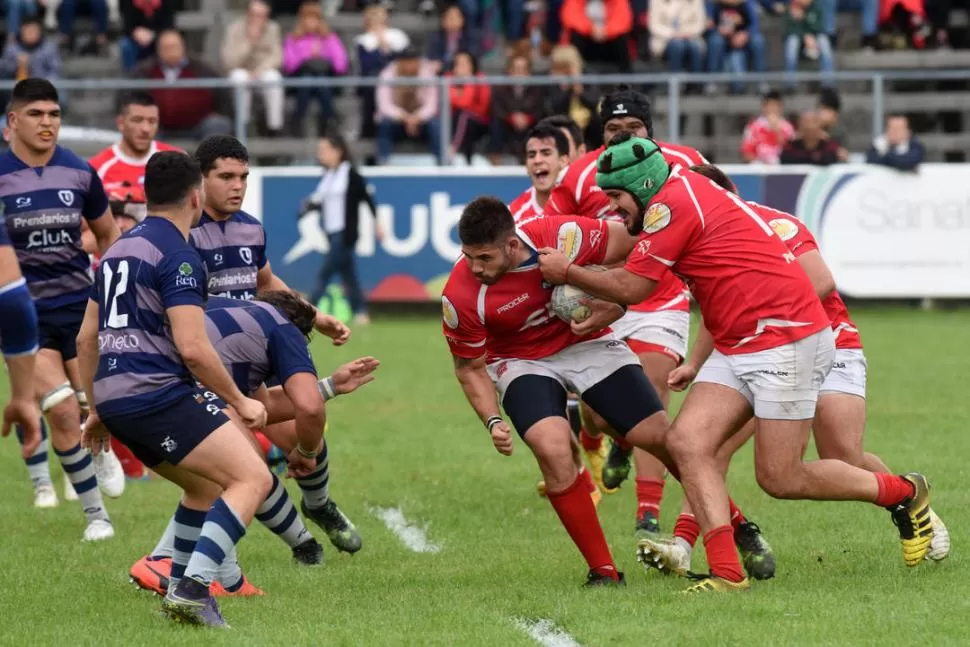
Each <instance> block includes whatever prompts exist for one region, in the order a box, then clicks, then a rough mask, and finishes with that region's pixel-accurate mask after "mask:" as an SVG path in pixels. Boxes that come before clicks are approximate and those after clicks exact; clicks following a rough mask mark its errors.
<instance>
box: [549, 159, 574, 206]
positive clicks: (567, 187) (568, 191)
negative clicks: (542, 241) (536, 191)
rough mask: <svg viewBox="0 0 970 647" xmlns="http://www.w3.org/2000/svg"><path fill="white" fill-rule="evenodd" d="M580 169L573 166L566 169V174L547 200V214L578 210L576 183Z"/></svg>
mask: <svg viewBox="0 0 970 647" xmlns="http://www.w3.org/2000/svg"><path fill="white" fill-rule="evenodd" d="M577 180H579V171H578V170H577V169H574V168H573V167H572V166H570V167H569V170H567V171H566V176H565V177H564V178H563V179H562V182H560V183H559V184H558V185H557V186H556V188H554V189H553V190H552V192H551V193H550V194H549V200H547V201H546V207H545V210H544V211H545V214H546V215H547V216H565V215H569V214H574V213H577V212H578V209H577V207H579V204H578V203H577V202H576V183H577Z"/></svg>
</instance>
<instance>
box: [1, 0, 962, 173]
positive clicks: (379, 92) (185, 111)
mask: <svg viewBox="0 0 970 647" xmlns="http://www.w3.org/2000/svg"><path fill="white" fill-rule="evenodd" d="M178 2H180V0H111V2H107V1H106V0H84V1H83V2H82V0H40V2H38V0H6V1H5V8H6V12H5V24H6V30H7V41H6V46H5V49H4V51H3V55H2V57H0V78H7V79H20V78H25V77H26V76H28V75H29V76H39V77H43V78H48V79H52V80H56V79H57V78H58V77H59V76H60V68H61V58H62V56H65V55H71V56H74V55H84V54H91V53H95V54H96V53H99V52H102V51H103V50H104V48H105V47H107V46H108V44H109V41H108V23H109V22H111V23H112V24H114V23H117V24H118V25H119V26H120V38H119V40H118V53H119V61H120V65H121V66H122V68H123V69H124V71H125V72H126V73H127V74H130V75H131V76H133V77H135V78H146V79H165V80H168V81H172V80H174V79H204V78H212V77H221V76H228V77H229V78H230V79H232V80H233V81H236V82H238V83H243V82H246V81H258V82H260V86H259V87H258V88H257V89H255V90H252V89H249V90H246V91H244V92H242V93H241V95H240V96H241V100H242V105H241V106H238V108H239V114H242V115H244V118H246V119H249V120H251V121H252V122H253V124H252V125H253V126H254V127H256V128H258V130H259V131H260V134H262V135H263V136H267V137H279V136H299V137H302V136H304V135H305V134H306V132H307V126H308V123H307V122H308V117H309V116H310V115H311V114H312V115H314V116H315V119H316V132H318V133H322V132H326V130H327V129H328V128H331V127H333V126H334V125H335V124H336V123H337V121H338V120H339V119H340V115H339V114H337V113H336V110H335V107H334V99H335V97H334V94H335V90H334V89H333V88H331V87H328V86H326V85H322V84H321V85H308V86H306V87H300V88H297V89H292V90H290V91H289V92H287V91H284V89H283V87H282V86H281V85H279V82H280V81H281V80H282V79H283V78H284V77H287V78H302V79H313V78H325V77H339V76H344V75H348V74H350V75H359V76H365V77H377V78H379V79H394V78H403V77H417V78H425V79H433V78H436V77H438V76H439V75H450V76H455V77H476V76H478V77H486V74H485V73H484V72H483V71H482V62H483V60H484V59H485V57H491V58H496V57H497V58H498V60H499V61H502V60H503V59H504V63H505V64H504V73H505V74H507V75H510V76H520V77H526V76H531V75H534V74H537V73H541V72H545V71H548V73H550V74H553V75H564V76H575V75H578V74H582V73H583V72H584V71H585V72H588V71H595V72H607V73H608V72H620V73H623V72H631V71H633V69H634V65H635V63H636V62H638V61H650V62H652V65H654V66H655V67H657V68H660V69H665V70H667V71H670V72H700V71H710V72H722V71H729V72H734V73H738V74H741V73H743V72H745V71H746V70H753V71H764V70H766V69H768V68H769V67H777V66H776V65H771V63H772V62H771V61H769V60H768V56H767V53H766V52H767V49H768V47H767V43H766V38H765V36H764V34H763V32H762V29H761V27H762V25H763V23H764V22H765V21H766V20H779V21H781V23H782V24H783V27H782V32H781V33H782V39H783V42H782V43H781V48H780V49H781V51H782V52H783V57H782V58H783V60H782V61H779V62H780V64H781V67H783V69H785V70H787V71H790V72H794V71H796V70H798V69H799V68H800V67H804V66H808V67H807V68H806V69H811V66H817V68H818V69H820V70H821V71H822V72H830V71H832V70H834V69H835V56H834V48H835V45H836V43H837V40H838V33H837V27H836V26H837V21H836V18H837V12H839V11H854V12H859V13H861V24H862V41H861V42H862V46H863V47H864V48H866V49H883V48H891V49H899V48H917V49H919V48H926V47H946V46H948V43H949V39H948V16H949V12H950V9H951V0H925V1H924V0H787V2H786V1H785V0H546V1H545V2H537V1H535V0H531V1H529V2H524V1H523V0H457V1H451V2H434V1H432V0H422V1H421V2H420V8H421V10H422V11H425V12H427V14H428V16H429V19H430V20H437V22H438V27H437V29H436V30H433V32H432V33H431V34H430V37H429V38H428V39H427V42H426V43H424V44H422V45H419V44H417V43H414V42H412V39H411V37H410V36H409V35H408V34H407V33H405V32H404V31H402V30H401V29H399V28H397V27H396V26H395V25H394V13H393V11H389V10H388V9H389V7H390V8H393V5H394V3H393V2H388V1H384V2H381V1H376V2H372V1H366V0H356V1H355V0H309V1H307V2H302V3H299V0H274V1H273V2H272V4H270V2H269V0H252V2H250V3H249V6H248V8H247V10H246V11H245V13H244V14H243V15H241V16H239V17H238V18H237V19H235V20H234V21H233V22H231V24H229V25H228V27H227V28H226V29H225V30H224V33H223V34H222V38H223V41H222V46H221V51H220V59H221V60H219V61H206V60H201V59H199V58H197V57H195V56H193V55H191V54H190V53H189V52H188V49H187V47H186V43H185V40H184V37H183V35H182V34H180V33H179V31H177V30H176V29H175V17H176V14H177V12H178V10H179V9H180V6H179V4H178ZM79 3H81V5H82V6H87V7H88V8H89V10H90V13H91V15H92V18H93V23H94V33H93V34H90V35H87V38H85V39H81V40H78V39H76V38H75V34H74V17H75V15H76V13H77V7H78V4H79ZM336 11H362V12H363V23H364V29H363V32H362V33H360V34H358V35H357V36H356V37H354V38H353V40H352V41H350V42H348V43H345V42H344V41H343V40H341V38H340V37H339V35H338V34H337V33H335V32H334V31H333V30H332V29H331V28H330V25H329V23H328V18H329V17H331V16H332V15H333V14H334V13H335V12H336ZM41 13H43V19H42V20H41V19H40V18H39V16H40V15H41ZM293 13H295V18H294V19H292V20H287V21H286V22H288V23H291V24H292V28H290V29H288V30H284V29H283V28H282V27H281V24H280V21H278V20H277V18H280V17H281V16H286V15H289V14H293ZM45 31H46V32H47V33H45ZM500 43H504V48H503V47H502V46H501V45H500ZM500 50H501V51H500ZM68 53H70V54H68ZM493 67H495V66H493ZM499 67H501V63H499ZM742 81H743V79H742V77H739V78H738V81H737V82H735V83H733V84H732V85H731V86H730V87H729V88H728V91H730V92H732V93H742V92H746V91H751V90H752V89H754V88H749V87H747V86H746V84H744V83H743V82H742ZM793 85H794V81H793V80H792V81H791V82H789V83H787V84H785V85H784V87H782V88H781V89H782V90H790V89H791V88H792V87H793ZM823 85H828V84H826V83H824V82H823ZM768 90H769V88H767V87H765V86H764V85H762V86H760V91H761V92H762V93H766V92H767V91H768ZM685 91H686V92H688V93H696V92H710V93H713V92H717V91H718V89H717V88H715V87H714V86H708V87H698V86H696V85H695V84H689V83H688V84H686V85H685ZM152 93H153V95H154V97H155V100H156V101H157V102H158V104H159V107H160V111H161V130H162V132H163V133H164V135H165V136H166V137H168V138H170V139H171V138H182V137H184V138H192V139H201V138H203V137H206V136H208V135H210V134H216V133H228V132H231V131H232V128H233V123H232V117H233V115H235V114H236V111H235V109H234V108H235V107H234V105H233V95H232V93H231V92H230V91H229V90H222V89H210V88H202V87H200V88H195V89H192V90H185V89H178V90H176V89H174V88H173V89H160V90H154V91H153V92H152ZM357 93H358V94H359V98H360V103H361V132H360V136H361V137H363V138H373V139H375V140H376V149H377V158H378V162H383V161H385V160H387V159H388V158H389V156H390V155H391V154H392V152H393V149H394V147H395V144H396V143H397V142H398V141H400V140H402V139H408V140H414V141H417V142H419V143H423V144H425V145H427V146H428V147H429V150H432V151H435V152H436V153H437V152H438V151H439V150H440V142H441V140H442V138H448V140H449V141H450V143H451V145H450V146H449V147H448V151H449V152H450V155H451V157H452V158H454V157H459V156H460V157H464V158H466V159H468V160H470V159H471V157H472V155H473V154H475V152H476V151H477V152H483V153H485V154H486V155H487V156H488V157H489V159H490V160H491V161H492V162H493V163H498V162H499V161H501V160H507V159H508V158H509V156H512V157H519V156H520V154H521V148H522V145H521V144H522V141H523V137H524V134H525V133H526V132H527V131H528V129H529V127H530V126H531V125H532V124H534V123H535V122H536V121H537V120H539V119H541V118H542V117H543V116H546V115H549V114H559V113H565V114H569V115H570V116H571V117H573V119H574V120H576V121H577V122H578V123H579V124H580V125H581V126H582V127H583V128H584V130H585V131H586V132H587V135H588V136H589V139H590V140H595V139H596V133H598V132H599V131H600V128H599V126H598V125H597V124H595V123H594V121H595V113H596V110H595V107H596V102H597V98H598V94H599V89H594V88H584V87H583V86H582V85H580V84H577V83H563V84H560V85H554V86H543V87H521V86H494V87H493V86H490V85H489V84H488V83H481V84H475V85H471V84H469V85H453V86H452V87H451V90H450V96H449V97H448V103H449V104H450V106H451V111H452V114H451V120H450V122H451V124H452V129H451V132H448V133H443V132H441V120H440V115H439V114H438V113H439V106H440V105H441V104H440V97H439V96H438V88H437V87H436V86H424V87H417V86H407V87H402V86H389V85H378V87H377V88H376V90H375V88H373V87H371V88H359V89H357ZM254 94H256V95H258V96H257V97H254ZM287 94H290V95H292V100H291V101H289V107H288V101H287ZM765 96H766V99H765V106H767V107H766V114H763V115H762V116H761V117H760V118H758V119H756V120H755V121H753V122H752V124H751V125H750V126H749V128H748V130H747V131H746V133H745V136H744V140H743V145H742V150H743V154H744V157H745V159H749V160H752V161H761V162H766V163H774V162H778V161H781V162H785V161H786V160H792V159H796V158H806V159H815V157H816V156H819V155H820V156H821V158H823V159H826V160H827V159H830V158H831V157H833V156H834V157H835V159H838V160H841V159H844V158H845V156H846V153H847V152H846V150H845V149H844V148H842V147H841V146H832V145H830V144H831V143H833V140H834V141H836V142H837V141H838V138H837V137H833V138H831V139H830V140H829V144H826V150H825V151H823V153H818V154H817V153H816V152H815V151H814V148H813V147H812V144H811V142H812V141H813V138H814V135H817V134H820V133H821V134H822V135H823V136H824V135H825V133H826V132H827V131H826V130H825V128H824V124H822V120H824V118H822V119H820V117H819V115H821V114H823V113H824V112H825V110H826V109H832V108H833V106H832V105H831V104H832V103H833V101H834V102H835V104H836V106H835V111H836V112H837V111H838V107H837V103H838V97H837V95H835V94H834V92H830V93H828V94H826V93H825V92H823V99H822V101H821V102H820V111H819V112H818V114H816V113H813V114H812V115H802V116H801V117H800V118H799V119H798V124H797V125H798V127H797V129H796V128H794V127H793V126H792V125H791V124H789V123H788V122H787V121H784V120H782V121H783V123H778V122H777V120H776V118H775V117H772V116H770V115H772V114H774V112H773V111H772V108H771V107H772V106H774V105H775V104H780V103H781V98H780V97H778V98H775V97H776V95H774V94H766V95H765ZM826 97H827V98H826ZM256 101H258V106H257V105H256ZM257 108H258V109H257ZM288 110H289V113H287V111H288ZM246 125H247V126H249V125H250V124H246ZM769 132H770V133H771V134H766V133H769ZM887 137H889V135H888V133H887ZM766 141H774V142H775V143H774V144H772V145H769V144H767V143H766ZM798 142H803V143H804V142H807V143H806V144H805V145H806V146H808V149H811V150H806V151H802V150H801V149H800V148H799V147H800V146H802V144H800V143H798ZM588 143H590V144H591V145H597V144H598V143H599V142H596V141H589V142H588ZM890 148H891V146H890ZM789 149H790V150H789ZM877 149H878V147H877ZM786 151H787V152H786ZM439 161H442V162H447V161H449V160H439Z"/></svg>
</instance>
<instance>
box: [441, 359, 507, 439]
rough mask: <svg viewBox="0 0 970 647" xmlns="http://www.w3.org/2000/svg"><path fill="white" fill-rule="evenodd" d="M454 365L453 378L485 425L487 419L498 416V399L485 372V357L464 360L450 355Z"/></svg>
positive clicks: (499, 412) (499, 411)
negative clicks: (456, 380) (456, 379)
mask: <svg viewBox="0 0 970 647" xmlns="http://www.w3.org/2000/svg"><path fill="white" fill-rule="evenodd" d="M452 358H453V360H454V365H455V377H457V378H458V383H459V384H461V390H462V391H464V393H465V398H467V399H468V403H469V404H470V405H472V408H473V409H474V410H475V413H476V414H478V417H479V419H480V420H481V421H482V423H483V424H485V423H486V422H487V421H488V419H489V418H491V417H493V416H500V415H501V409H499V406H498V397H497V396H496V394H495V385H494V384H492V378H490V377H489V376H488V371H487V370H485V357H484V355H483V356H482V357H475V358H465V357H458V356H457V355H452Z"/></svg>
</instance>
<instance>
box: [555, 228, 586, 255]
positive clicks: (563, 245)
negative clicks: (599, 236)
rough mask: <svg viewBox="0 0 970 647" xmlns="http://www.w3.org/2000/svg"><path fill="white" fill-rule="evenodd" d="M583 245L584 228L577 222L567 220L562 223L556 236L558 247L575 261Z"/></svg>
mask: <svg viewBox="0 0 970 647" xmlns="http://www.w3.org/2000/svg"><path fill="white" fill-rule="evenodd" d="M582 247H583V229H582V228H581V227H580V226H579V225H578V224H577V223H575V222H566V223H563V224H562V225H560V227H559V234H558V236H557V238H556V249H558V250H559V251H560V252H562V253H563V254H565V255H566V257H567V258H568V259H569V260H571V261H574V260H576V257H577V256H579V250H580V249H582Z"/></svg>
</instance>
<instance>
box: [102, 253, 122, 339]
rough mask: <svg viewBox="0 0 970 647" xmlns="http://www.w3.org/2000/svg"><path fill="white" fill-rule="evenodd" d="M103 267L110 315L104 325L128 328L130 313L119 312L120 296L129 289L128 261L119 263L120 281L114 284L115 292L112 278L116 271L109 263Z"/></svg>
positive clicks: (105, 294)
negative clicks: (112, 287) (112, 290)
mask: <svg viewBox="0 0 970 647" xmlns="http://www.w3.org/2000/svg"><path fill="white" fill-rule="evenodd" d="M102 268H103V269H104V307H105V311H106V312H107V315H108V316H107V317H106V318H105V320H104V325H105V327H107V328H127V327H128V315H126V314H118V297H120V296H121V295H122V294H124V293H125V291H126V290H127V289H128V261H121V262H120V263H118V281H117V282H116V283H115V285H114V294H112V293H111V280H112V279H113V278H114V276H115V273H114V272H113V271H112V270H111V266H110V265H109V264H108V263H104V264H103V265H102Z"/></svg>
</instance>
